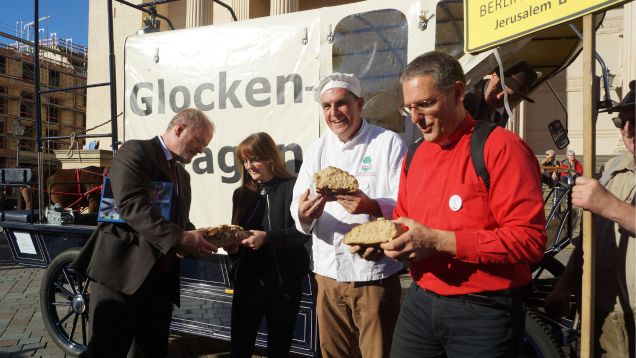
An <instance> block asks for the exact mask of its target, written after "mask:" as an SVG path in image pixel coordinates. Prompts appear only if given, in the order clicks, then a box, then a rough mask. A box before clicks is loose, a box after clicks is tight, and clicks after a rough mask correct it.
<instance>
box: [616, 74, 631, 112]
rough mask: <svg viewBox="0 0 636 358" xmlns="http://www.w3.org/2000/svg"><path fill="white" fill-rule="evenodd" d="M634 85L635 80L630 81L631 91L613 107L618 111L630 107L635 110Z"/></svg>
mask: <svg viewBox="0 0 636 358" xmlns="http://www.w3.org/2000/svg"><path fill="white" fill-rule="evenodd" d="M634 85H635V81H634V80H631V81H630V82H629V92H627V94H626V95H625V97H623V99H622V100H621V101H620V102H619V103H618V104H617V105H616V106H614V107H613V109H615V110H616V111H627V110H629V109H631V110H634Z"/></svg>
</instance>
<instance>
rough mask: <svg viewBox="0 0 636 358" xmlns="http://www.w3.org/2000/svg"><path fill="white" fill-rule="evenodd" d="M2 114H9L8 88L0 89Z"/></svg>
mask: <svg viewBox="0 0 636 358" xmlns="http://www.w3.org/2000/svg"><path fill="white" fill-rule="evenodd" d="M0 114H7V88H6V87H0Z"/></svg>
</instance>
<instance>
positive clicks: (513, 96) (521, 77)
mask: <svg viewBox="0 0 636 358" xmlns="http://www.w3.org/2000/svg"><path fill="white" fill-rule="evenodd" d="M537 77H538V74H537V72H535V71H534V70H533V69H532V68H531V67H530V66H529V65H528V64H527V63H526V62H524V61H521V62H519V63H517V64H515V65H514V66H512V67H510V68H509V69H507V70H505V71H504V82H505V85H506V87H507V89H508V103H509V104H510V108H514V107H515V106H516V105H517V104H518V103H519V102H521V100H522V99H525V100H526V101H528V102H530V103H534V101H533V100H532V98H530V97H528V94H529V93H530V90H531V89H532V85H533V84H534V82H535V81H536V80H537ZM464 108H466V110H467V111H468V113H470V114H471V115H472V116H473V118H475V119H476V120H478V121H489V122H492V123H495V124H497V125H500V126H502V127H505V126H506V124H507V123H508V113H506V110H505V109H504V91H503V87H502V85H501V79H500V78H499V68H497V69H495V70H494V71H493V72H492V73H491V74H490V75H489V76H487V77H486V78H484V79H483V80H481V81H479V82H477V83H475V85H474V86H472V87H471V88H470V89H468V90H467V91H466V94H465V95H464Z"/></svg>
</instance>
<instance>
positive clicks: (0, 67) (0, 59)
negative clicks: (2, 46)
mask: <svg viewBox="0 0 636 358" xmlns="http://www.w3.org/2000/svg"><path fill="white" fill-rule="evenodd" d="M6 72H7V58H6V57H4V56H0V73H6Z"/></svg>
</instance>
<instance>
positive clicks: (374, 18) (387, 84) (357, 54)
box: [332, 9, 408, 132]
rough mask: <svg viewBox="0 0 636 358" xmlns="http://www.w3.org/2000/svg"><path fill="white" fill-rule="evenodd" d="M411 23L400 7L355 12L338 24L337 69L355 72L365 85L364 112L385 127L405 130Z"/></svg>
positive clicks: (363, 91) (336, 38) (336, 34)
mask: <svg viewBox="0 0 636 358" xmlns="http://www.w3.org/2000/svg"><path fill="white" fill-rule="evenodd" d="M407 42H408V23H407V21H406V17H405V16H404V14H402V13H401V12H400V11H398V10H394V9H384V10H375V11H369V12H364V13H359V14H353V15H350V16H347V17H345V18H343V19H342V20H340V22H338V24H337V25H336V29H335V33H334V41H333V50H332V51H333V52H332V63H333V71H334V72H344V73H353V74H356V75H357V76H358V78H359V79H360V82H361V85H362V96H363V97H364V99H365V109H364V112H363V113H362V116H363V117H364V118H366V119H367V120H368V121H369V122H371V123H373V124H377V125H379V126H381V127H384V128H388V129H391V130H394V131H396V132H404V130H405V128H404V118H403V117H402V116H401V115H400V114H399V112H398V111H397V108H398V107H399V106H400V105H402V102H403V101H402V86H401V85H400V81H399V80H400V71H402V69H404V67H406V64H407V61H406V59H407V58H406V50H407Z"/></svg>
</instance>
